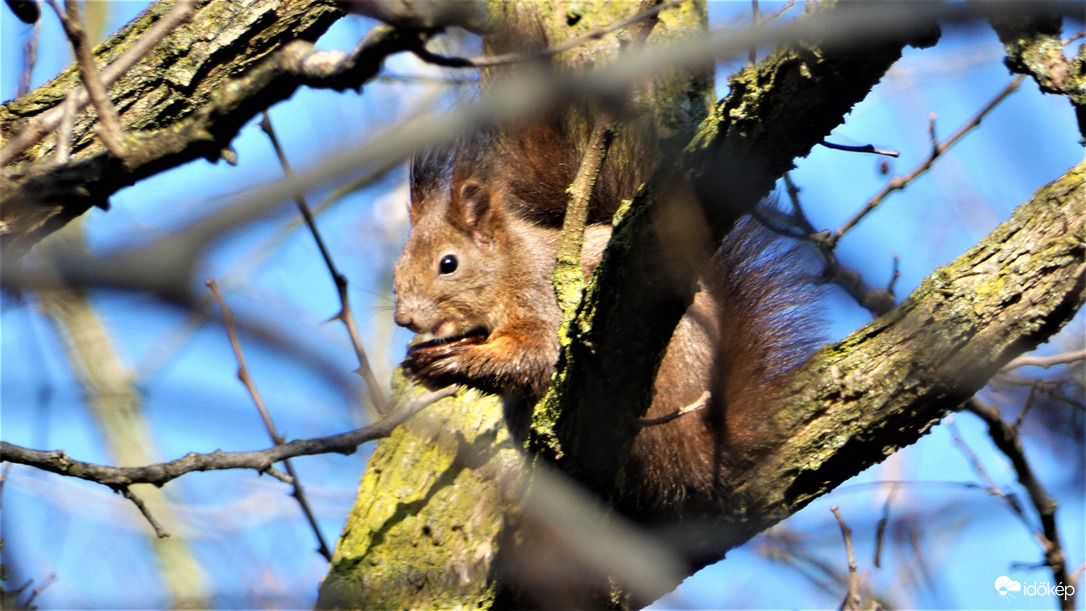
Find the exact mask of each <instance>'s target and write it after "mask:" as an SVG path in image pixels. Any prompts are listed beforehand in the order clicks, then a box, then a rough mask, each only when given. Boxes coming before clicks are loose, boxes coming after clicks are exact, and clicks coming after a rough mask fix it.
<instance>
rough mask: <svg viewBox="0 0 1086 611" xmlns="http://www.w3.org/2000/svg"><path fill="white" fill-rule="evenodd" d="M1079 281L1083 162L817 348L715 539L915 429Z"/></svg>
mask: <svg viewBox="0 0 1086 611" xmlns="http://www.w3.org/2000/svg"><path fill="white" fill-rule="evenodd" d="M1084 287H1086V162H1084V163H1081V164H1079V165H1078V166H1076V167H1074V168H1072V169H1071V170H1069V171H1068V172H1067V173H1066V174H1064V175H1063V176H1061V177H1060V178H1058V179H1057V180H1056V181H1054V182H1053V183H1051V184H1049V185H1047V186H1045V187H1042V188H1041V189H1039V190H1038V191H1037V193H1036V194H1034V196H1033V198H1032V199H1031V200H1030V201H1029V202H1026V203H1025V204H1023V205H1022V206H1020V207H1019V208H1018V209H1017V210H1016V211H1015V213H1014V215H1013V216H1012V217H1011V219H1010V220H1008V221H1006V222H1005V223H1003V224H1002V225H1000V226H999V227H998V228H996V230H995V231H993V232H992V233H991V234H990V235H989V236H988V237H986V238H985V239H984V240H982V241H981V242H980V243H979V244H977V245H976V246H974V247H973V248H972V249H970V250H969V251H968V252H966V253H965V254H964V255H962V256H961V257H959V258H958V259H957V260H956V261H954V262H953V263H951V264H949V265H946V266H944V267H941V268H939V269H938V270H936V271H935V273H934V274H932V275H931V276H929V277H928V278H927V279H926V280H925V281H924V282H923V284H921V286H920V287H919V288H917V289H916V290H915V291H914V292H913V293H912V294H911V295H910V296H909V297H908V299H906V300H905V302H904V303H902V304H901V305H900V306H898V307H897V308H896V309H895V310H894V311H892V312H890V313H889V314H887V315H885V316H883V317H881V318H879V319H878V320H876V321H874V322H872V323H870V324H868V325H867V326H865V327H863V328H862V329H860V330H858V331H856V332H855V333H853V334H851V335H850V336H849V337H847V338H845V339H844V340H842V341H840V342H838V343H836V344H834V345H831V346H827V347H825V348H823V349H822V350H821V351H820V352H819V353H818V354H817V355H815V356H814V357H813V358H812V359H811V360H810V361H808V363H807V364H806V365H805V366H804V367H803V369H802V371H801V372H800V373H799V374H797V376H796V378H795V380H794V381H793V383H792V385H791V386H790V388H789V389H788V391H787V392H785V393H784V396H785V397H786V400H785V402H784V404H783V405H782V407H781V410H780V411H779V412H778V413H777V414H776V415H775V417H776V418H777V420H778V424H779V426H780V428H781V430H782V431H784V433H785V434H784V438H783V441H782V443H781V444H780V446H779V447H778V448H777V449H776V450H774V451H773V452H771V453H770V454H769V455H768V456H767V457H766V458H765V459H764V460H762V461H760V462H758V464H756V465H754V466H753V467H752V468H751V469H749V470H748V471H746V472H744V473H739V474H736V476H735V478H734V479H735V481H737V482H740V484H739V486H738V487H737V489H736V491H735V493H734V499H733V502H732V507H733V508H734V511H733V514H732V515H731V516H729V517H728V518H729V521H731V522H732V528H729V529H723V530H718V531H716V532H717V534H718V535H719V536H720V539H719V540H718V541H715V542H712V543H711V544H710V545H715V546H717V547H718V549H719V550H720V551H721V552H723V551H726V550H727V549H730V548H732V547H735V546H736V545H739V544H741V543H743V542H744V541H746V540H747V539H749V538H750V537H752V536H754V535H755V534H757V533H759V532H761V531H762V530H765V529H766V528H768V527H769V526H772V525H773V524H775V523H777V522H779V521H780V520H783V519H784V518H786V517H788V516H790V515H792V514H793V513H795V512H797V511H799V510H800V509H802V508H803V507H804V506H806V505H807V504H808V503H809V502H811V501H812V500H814V499H815V498H817V497H819V496H821V495H823V494H825V493H827V492H829V491H830V490H832V489H833V488H834V487H836V486H837V485H838V484H840V483H842V482H844V481H845V480H846V479H848V478H849V477H852V476H853V475H855V474H857V473H859V472H860V471H862V470H863V469H865V468H867V467H869V466H871V465H873V464H875V463H878V462H881V461H882V460H884V459H885V458H886V457H887V456H889V455H890V454H892V453H894V452H895V451H897V450H898V449H900V448H902V447H904V446H906V445H909V444H911V443H913V442H915V441H916V440H917V439H919V438H920V436H922V435H923V434H925V433H927V431H928V430H929V429H930V428H931V427H932V426H934V425H935V424H937V423H938V422H939V420H940V419H941V418H942V417H943V416H945V415H946V414H947V413H948V412H950V411H952V410H955V409H958V408H960V407H961V404H962V402H963V401H965V400H966V399H968V398H969V397H970V396H972V395H973V393H975V392H976V391H977V390H979V389H980V388H981V387H982V386H984V385H985V384H986V383H987V381H988V379H989V378H990V377H991V376H992V375H993V374H994V373H995V372H996V371H997V370H998V369H999V368H1000V367H1002V366H1003V365H1005V364H1006V363H1007V362H1009V361H1010V360H1011V359H1012V358H1014V357H1015V356H1017V355H1019V354H1021V353H1023V352H1027V351H1029V350H1032V349H1033V348H1034V347H1036V346H1037V345H1038V344H1039V343H1041V342H1043V341H1045V340H1047V339H1048V338H1049V337H1050V336H1051V335H1052V334H1054V333H1055V332H1056V331H1058V330H1059V329H1060V327H1062V326H1063V325H1064V324H1065V323H1066V322H1067V321H1069V320H1070V319H1071V317H1072V316H1074V314H1075V312H1076V311H1077V310H1078V309H1079V307H1080V306H1081V305H1082V302H1083V297H1084V293H1083V289H1084Z"/></svg>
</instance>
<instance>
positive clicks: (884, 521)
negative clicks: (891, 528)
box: [874, 484, 897, 569]
mask: <svg viewBox="0 0 1086 611" xmlns="http://www.w3.org/2000/svg"><path fill="white" fill-rule="evenodd" d="M896 493H897V486H896V485H893V484H891V488H890V492H889V494H887V495H886V502H884V503H883V504H882V516H880V517H879V522H878V524H877V525H876V527H875V557H874V564H875V568H876V569H877V568H881V566H882V546H883V544H884V543H885V541H886V527H887V526H888V525H889V524H890V505H891V504H892V503H893V501H894V495H895V494H896Z"/></svg>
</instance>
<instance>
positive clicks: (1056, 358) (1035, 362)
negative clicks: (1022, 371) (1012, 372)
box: [1003, 350, 1086, 371]
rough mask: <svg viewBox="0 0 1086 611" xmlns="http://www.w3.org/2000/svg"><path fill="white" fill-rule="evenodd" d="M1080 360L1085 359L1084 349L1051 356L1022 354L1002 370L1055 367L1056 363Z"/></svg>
mask: <svg viewBox="0 0 1086 611" xmlns="http://www.w3.org/2000/svg"><path fill="white" fill-rule="evenodd" d="M1082 360H1086V350H1079V351H1076V352H1064V353H1062V354H1053V355H1052V356H1034V355H1031V354H1023V355H1022V356H1020V357H1017V358H1015V359H1013V360H1012V361H1011V362H1009V363H1007V364H1006V365H1004V366H1003V370H1004V371H1006V370H1008V369H1016V368H1018V367H1044V368H1045V369H1048V368H1049V367H1055V366H1056V365H1066V364H1067V363H1074V362H1077V361H1082Z"/></svg>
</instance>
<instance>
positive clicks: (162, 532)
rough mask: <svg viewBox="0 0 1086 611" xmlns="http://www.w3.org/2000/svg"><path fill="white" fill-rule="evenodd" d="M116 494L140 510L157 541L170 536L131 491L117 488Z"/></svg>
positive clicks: (120, 487) (124, 487)
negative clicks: (153, 530)
mask: <svg viewBox="0 0 1086 611" xmlns="http://www.w3.org/2000/svg"><path fill="white" fill-rule="evenodd" d="M117 492H118V493H119V494H120V495H121V496H123V497H124V498H126V499H128V500H130V501H132V504H133V505H135V506H136V508H137V509H139V510H140V513H142V514H143V517H144V518H146V520H147V522H148V523H149V524H150V525H151V528H153V529H155V536H156V537H158V538H159V539H165V538H166V537H169V536H170V533H168V532H166V529H165V528H163V527H162V524H160V523H159V521H158V520H156V519H155V516H153V515H151V510H150V509H148V508H147V505H146V504H145V503H144V502H143V499H141V498H140V497H138V496H136V495H135V494H134V493H133V492H132V491H131V490H129V489H128V486H119V487H118V488H117Z"/></svg>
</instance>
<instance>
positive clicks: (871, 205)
mask: <svg viewBox="0 0 1086 611" xmlns="http://www.w3.org/2000/svg"><path fill="white" fill-rule="evenodd" d="M1023 78H1025V77H1024V76H1021V75H1020V76H1017V77H1015V78H1014V80H1012V81H1011V82H1010V83H1009V84H1008V85H1007V86H1006V87H1004V88H1003V90H1002V91H1000V92H999V93H998V94H996V96H995V97H994V98H992V101H990V102H988V104H987V105H985V106H984V108H982V109H981V110H980V112H978V113H977V114H976V115H974V116H973V118H972V119H970V120H969V121H966V123H965V125H962V126H961V127H960V128H959V129H958V131H957V132H955V133H954V135H952V136H950V137H949V138H947V139H946V140H945V141H943V142H942V143H941V144H938V145H937V146H935V147H934V148H933V149H932V151H931V153H929V154H928V157H927V158H926V159H925V160H924V161H922V162H921V163H920V165H918V166H916V168H914V169H913V171H912V172H909V173H908V174H906V175H905V176H895V177H894V178H893V179H892V180H890V182H889V183H888V184H887V185H886V186H885V187H883V189H882V190H881V191H879V192H878V193H877V194H875V196H874V197H872V198H871V199H870V200H868V202H867V203H866V204H865V205H864V207H863V208H861V209H860V211H859V212H857V213H856V214H855V216H853V217H852V218H851V219H849V220H848V222H846V223H845V224H844V225H842V226H841V227H840V228H839V229H838V230H837V231H835V232H834V233H833V236H832V238H831V239H832V241H833V242H834V243H836V242H837V241H838V240H840V239H841V237H842V236H844V235H845V233H846V232H848V231H849V230H850V229H852V228H853V227H855V226H856V224H857V223H859V222H860V220H861V219H863V218H864V217H865V216H867V215H868V213H870V212H871V211H872V210H874V209H875V208H877V207H878V206H879V204H881V203H882V200H884V199H886V197H887V196H888V195H890V194H891V193H893V192H894V191H900V190H901V189H904V188H905V186H906V185H908V184H909V183H910V182H912V181H913V180H915V179H916V177H918V176H920V175H921V174H923V173H924V172H927V171H928V170H929V169H931V166H932V165H933V164H934V163H935V160H936V159H937V158H938V157H939V156H940V155H942V154H943V153H944V152H946V150H947V149H949V148H950V147H951V146H953V145H954V143H955V142H957V141H958V140H960V139H961V138H962V136H964V135H965V134H967V133H969V132H970V131H971V130H972V129H973V128H974V127H976V126H978V125H980V122H981V120H983V119H984V117H985V116H986V115H987V114H988V113H989V112H991V111H992V109H993V108H995V107H996V106H997V105H998V104H999V103H1000V102H1002V101H1003V100H1004V98H1006V97H1007V96H1009V95H1010V94H1012V93H1014V92H1015V91H1017V90H1018V87H1019V86H1020V85H1021V84H1022V79H1023Z"/></svg>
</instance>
